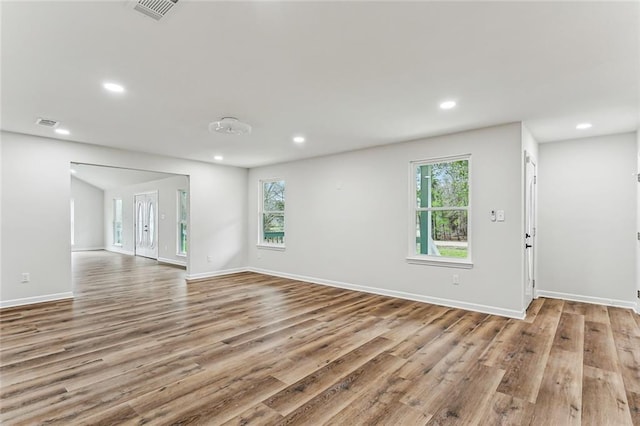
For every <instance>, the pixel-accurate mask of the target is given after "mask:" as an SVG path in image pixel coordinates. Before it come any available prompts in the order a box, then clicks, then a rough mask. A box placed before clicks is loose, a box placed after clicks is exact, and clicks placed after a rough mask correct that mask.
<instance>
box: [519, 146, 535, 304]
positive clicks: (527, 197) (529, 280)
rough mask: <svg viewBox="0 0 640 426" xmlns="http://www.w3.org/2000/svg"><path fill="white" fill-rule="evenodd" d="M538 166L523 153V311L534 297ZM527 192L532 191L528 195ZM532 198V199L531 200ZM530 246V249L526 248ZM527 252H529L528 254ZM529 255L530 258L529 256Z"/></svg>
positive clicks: (528, 155) (530, 157)
mask: <svg viewBox="0 0 640 426" xmlns="http://www.w3.org/2000/svg"><path fill="white" fill-rule="evenodd" d="M530 167H532V168H533V182H532V183H531V186H532V188H531V189H530V188H529V182H530V179H531V172H530ZM537 178H538V165H537V163H536V160H535V159H534V158H533V157H532V156H531V155H530V154H529V152H527V151H526V150H525V151H524V188H523V190H524V206H523V207H524V221H523V225H524V229H523V236H524V247H523V250H524V294H523V297H524V299H523V301H524V306H523V307H524V309H527V307H528V306H529V304H530V303H531V302H532V301H533V299H534V298H537V295H536V286H535V282H536V277H537V275H538V274H537V248H538V245H537V234H538V186H537ZM529 191H532V193H531V194H530V193H529ZM531 197H532V198H531ZM529 209H531V210H532V212H531V216H529V214H530V212H529ZM530 221H531V223H530ZM529 227H531V228H532V230H531V234H530V237H529V238H527V235H528V233H529V229H528V228H529ZM528 244H530V245H531V247H529V248H527V245H528ZM528 250H531V251H530V252H529V251H528ZM529 255H530V256H529Z"/></svg>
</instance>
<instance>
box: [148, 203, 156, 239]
mask: <svg viewBox="0 0 640 426" xmlns="http://www.w3.org/2000/svg"><path fill="white" fill-rule="evenodd" d="M155 225H156V212H155V208H154V205H153V203H149V246H151V247H153V243H154V240H153V239H154V238H155V236H156V233H155Z"/></svg>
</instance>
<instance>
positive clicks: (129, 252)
mask: <svg viewBox="0 0 640 426" xmlns="http://www.w3.org/2000/svg"><path fill="white" fill-rule="evenodd" d="M105 250H106V251H110V252H113V253H120V254H126V255H128V256H135V255H136V254H135V253H134V252H132V251H130V250H124V249H121V248H119V247H105Z"/></svg>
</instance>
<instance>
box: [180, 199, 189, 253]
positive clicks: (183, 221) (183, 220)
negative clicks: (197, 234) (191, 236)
mask: <svg viewBox="0 0 640 426" xmlns="http://www.w3.org/2000/svg"><path fill="white" fill-rule="evenodd" d="M178 254H179V255H181V256H186V255H187V191H185V190H182V189H179V190H178Z"/></svg>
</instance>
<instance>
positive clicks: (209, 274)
mask: <svg viewBox="0 0 640 426" xmlns="http://www.w3.org/2000/svg"><path fill="white" fill-rule="evenodd" d="M248 270H249V269H247V268H233V269H222V270H220V271H213V272H202V273H199V274H188V275H187V276H185V277H184V278H185V280H187V281H193V280H203V279H206V278H214V277H220V276H222V275H230V274H237V273H239V272H247V271H248Z"/></svg>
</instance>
